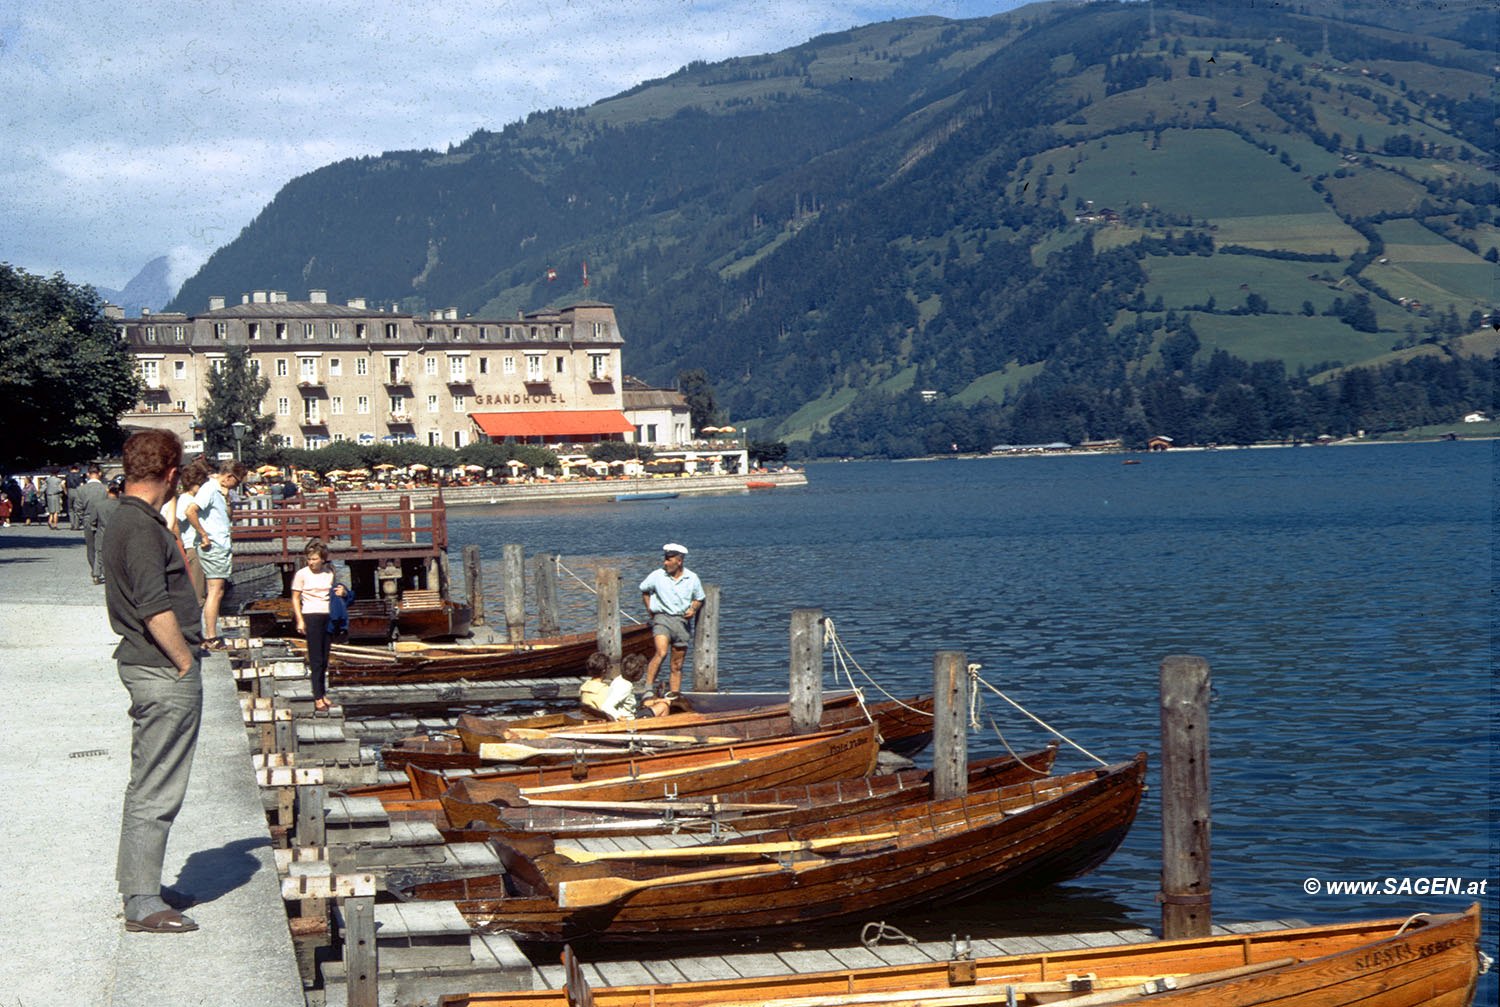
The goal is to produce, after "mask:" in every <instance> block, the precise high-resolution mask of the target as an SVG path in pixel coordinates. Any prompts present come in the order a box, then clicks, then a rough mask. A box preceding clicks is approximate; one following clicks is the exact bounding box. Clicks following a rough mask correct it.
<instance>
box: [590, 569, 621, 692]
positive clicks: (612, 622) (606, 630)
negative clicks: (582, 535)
mask: <svg viewBox="0 0 1500 1007" xmlns="http://www.w3.org/2000/svg"><path fill="white" fill-rule="evenodd" d="M594 594H595V597H596V598H597V599H598V606H599V607H598V619H597V621H596V623H595V627H596V628H595V631H594V637H595V639H596V640H598V642H599V650H600V651H601V652H602V653H603V654H604V656H605V657H607V658H609V670H610V674H612V675H617V674H619V672H620V660H621V658H622V657H623V656H624V647H623V644H622V643H621V642H620V571H619V569H618V568H616V567H612V566H602V567H600V568H599V569H598V570H596V571H595V572H594Z"/></svg>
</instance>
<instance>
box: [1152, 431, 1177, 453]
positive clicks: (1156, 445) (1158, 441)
mask: <svg viewBox="0 0 1500 1007" xmlns="http://www.w3.org/2000/svg"><path fill="white" fill-rule="evenodd" d="M1171 446H1172V438H1170V437H1168V436H1166V435H1165V434H1158V435H1156V436H1155V437H1153V438H1151V439H1150V440H1149V441H1147V442H1146V450H1147V451H1166V450H1167V449H1168V448H1170V447H1171Z"/></svg>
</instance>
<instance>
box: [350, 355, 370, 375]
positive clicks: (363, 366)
mask: <svg viewBox="0 0 1500 1007" xmlns="http://www.w3.org/2000/svg"><path fill="white" fill-rule="evenodd" d="M369 373H370V361H369V360H367V359H365V358H364V357H355V358H354V376H355V377H360V378H362V377H364V376H365V375H366V374H369Z"/></svg>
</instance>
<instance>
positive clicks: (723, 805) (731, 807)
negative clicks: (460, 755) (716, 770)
mask: <svg viewBox="0 0 1500 1007" xmlns="http://www.w3.org/2000/svg"><path fill="white" fill-rule="evenodd" d="M523 796H524V795H523ZM524 799H525V801H526V803H527V805H528V806H530V807H533V808H565V809H570V810H577V811H679V812H683V813H685V814H686V813H695V814H711V813H713V812H716V811H796V810H797V809H798V808H800V807H801V805H800V804H736V803H734V802H731V801H718V800H714V799H713V798H706V799H705V798H691V797H690V798H687V799H685V800H680V801H568V800H564V799H562V798H557V799H554V800H547V799H536V800H533V799H531V798H529V797H526V798H524Z"/></svg>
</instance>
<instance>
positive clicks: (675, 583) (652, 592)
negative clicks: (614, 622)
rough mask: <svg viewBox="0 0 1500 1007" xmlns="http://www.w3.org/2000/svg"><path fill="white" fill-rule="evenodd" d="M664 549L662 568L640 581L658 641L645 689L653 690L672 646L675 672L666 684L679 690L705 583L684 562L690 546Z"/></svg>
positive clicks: (666, 547) (655, 638)
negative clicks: (691, 621) (692, 624)
mask: <svg viewBox="0 0 1500 1007" xmlns="http://www.w3.org/2000/svg"><path fill="white" fill-rule="evenodd" d="M661 551H662V561H661V569H660V570H652V571H651V574H650V576H648V577H647V578H646V579H645V580H643V581H641V601H642V603H644V604H645V606H646V611H647V612H649V613H650V614H651V636H652V638H653V639H654V640H655V641H656V653H655V654H653V655H652V656H651V661H650V663H649V664H647V665H646V691H647V692H650V691H651V690H652V688H653V686H654V684H655V682H656V673H657V671H658V670H659V669H660V668H661V663H662V661H663V660H665V659H666V656H667V653H668V651H669V650H670V652H671V654H672V672H671V676H670V678H669V679H668V682H667V687H668V689H669V690H670V691H672V692H680V691H681V690H682V662H683V659H684V658H686V657H687V649H688V644H689V643H691V642H692V639H693V634H692V632H691V631H689V629H688V622H689V621H690V620H691V619H692V618H693V616H695V615H697V614H698V610H699V609H700V608H702V607H703V583H702V582H701V581H700V580H698V575H697V574H695V573H693V571H691V570H689V569H688V568H687V567H685V566H683V565H682V560H683V557H684V556H686V555H687V546H685V545H678V544H677V543H676V542H668V543H667V544H666V545H664V546H662V547H661Z"/></svg>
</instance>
